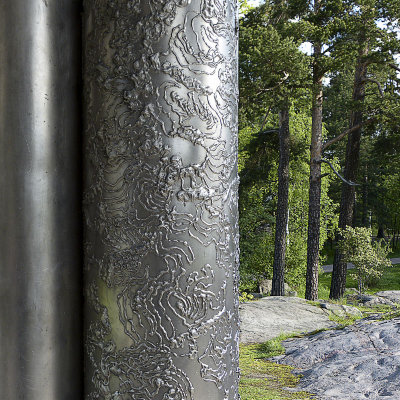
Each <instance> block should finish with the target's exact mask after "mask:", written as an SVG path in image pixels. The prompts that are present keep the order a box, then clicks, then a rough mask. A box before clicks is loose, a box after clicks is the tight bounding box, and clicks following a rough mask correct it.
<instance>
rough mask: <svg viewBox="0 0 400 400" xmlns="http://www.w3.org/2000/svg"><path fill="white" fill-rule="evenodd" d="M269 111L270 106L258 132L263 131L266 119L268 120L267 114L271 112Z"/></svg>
mask: <svg viewBox="0 0 400 400" xmlns="http://www.w3.org/2000/svg"><path fill="white" fill-rule="evenodd" d="M271 109H272V106H269V108H268V111H267V113H266V114H265V117H264V120H263V123H262V125H261V129H260V131H262V130H263V129H264V126H265V123H266V122H267V118H268V115H269V113H270V112H271Z"/></svg>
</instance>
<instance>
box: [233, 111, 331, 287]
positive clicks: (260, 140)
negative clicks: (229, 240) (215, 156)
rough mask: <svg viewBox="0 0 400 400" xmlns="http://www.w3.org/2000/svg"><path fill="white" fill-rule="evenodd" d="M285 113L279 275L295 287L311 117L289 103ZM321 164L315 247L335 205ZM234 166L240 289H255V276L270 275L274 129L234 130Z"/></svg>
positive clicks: (300, 268) (301, 261) (302, 251)
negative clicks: (285, 183) (287, 138)
mask: <svg viewBox="0 0 400 400" xmlns="http://www.w3.org/2000/svg"><path fill="white" fill-rule="evenodd" d="M299 111H300V110H299ZM290 116H291V118H290V130H291V142H292V143H291V161H290V185H289V226H288V236H287V251H286V260H285V261H286V269H285V277H286V278H285V280H286V282H287V283H288V284H289V285H290V286H292V287H295V288H298V287H299V286H301V285H302V284H304V282H305V275H306V273H305V272H306V261H307V240H306V238H307V226H308V225H307V224H308V174H309V164H308V159H309V140H310V133H311V118H309V117H308V116H307V115H306V113H305V112H297V113H296V109H295V108H292V111H291V114H290ZM271 122H273V119H272V117H271ZM322 169H323V174H328V175H327V176H326V177H324V178H323V180H322V196H321V232H320V246H321V249H322V246H323V244H324V242H325V241H326V239H327V238H328V237H329V236H332V235H333V232H334V231H335V229H336V226H337V215H336V213H335V211H336V209H337V205H336V204H335V203H334V202H333V201H332V200H331V199H330V198H329V196H328V190H329V186H330V184H331V182H332V180H333V179H335V177H334V175H333V173H332V171H331V170H330V168H329V167H328V166H327V165H325V164H324V165H323V166H322ZM239 171H240V177H241V185H240V189H239V226H240V250H241V255H240V263H241V264H240V270H241V290H248V291H255V290H257V283H258V281H259V280H260V279H261V278H268V279H272V267H273V256H274V241H275V212H276V202H277V195H276V193H277V186H278V175H277V174H278V152H277V132H276V131H270V132H269V133H265V132H259V131H258V130H257V129H256V128H253V129H251V128H249V127H247V128H245V129H242V130H240V132H239Z"/></svg>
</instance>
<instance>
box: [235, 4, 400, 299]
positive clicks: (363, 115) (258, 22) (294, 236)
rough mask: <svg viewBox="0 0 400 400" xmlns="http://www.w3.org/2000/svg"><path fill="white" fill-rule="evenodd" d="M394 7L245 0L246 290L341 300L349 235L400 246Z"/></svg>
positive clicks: (242, 163) (399, 75) (399, 77)
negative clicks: (325, 274)
mask: <svg viewBox="0 0 400 400" xmlns="http://www.w3.org/2000/svg"><path fill="white" fill-rule="evenodd" d="M399 17H400V7H399V6H398V1H397V0H357V1H350V0H348V1H347V0H314V1H306V0H280V1H279V0H275V1H273V0H266V1H260V2H259V4H258V5H254V3H253V4H249V3H248V2H247V1H246V0H241V1H240V29H239V36H240V39H239V40H240V46H239V47H240V56H239V78H240V113H239V174H240V179H241V181H240V182H241V183H240V189H239V190H240V195H239V211H240V235H241V236H240V250H241V256H240V258H241V259H240V262H241V266H240V272H241V284H240V285H241V290H242V292H243V291H248V292H252V291H256V290H257V286H258V284H259V282H260V280H262V279H265V278H267V279H273V289H272V294H275V295H282V294H283V293H284V285H283V283H284V282H287V283H288V284H289V285H291V286H292V287H294V288H296V289H297V290H299V291H300V292H301V291H302V290H303V291H305V297H306V298H307V299H309V300H315V299H316V298H317V297H318V273H319V271H320V265H322V264H323V263H325V262H327V258H328V257H329V258H330V259H329V261H333V264H334V267H333V275H332V285H331V289H330V290H331V291H330V297H331V298H333V299H338V298H340V297H342V296H343V294H344V290H345V285H346V272H347V271H346V262H345V261H346V260H345V258H344V257H343V254H342V253H341V251H340V249H339V248H338V246H337V243H338V241H339V240H340V239H341V235H340V232H341V231H340V230H338V228H341V229H345V228H346V226H355V227H366V228H371V230H372V238H371V239H375V238H383V239H384V240H385V243H387V244H390V246H391V248H392V252H393V253H392V254H396V252H398V249H399V247H400V243H399V241H400V213H399V210H400V133H399V126H400V103H399V94H400V92H399V89H400V86H399V84H400V72H399V71H400V67H399V57H398V56H399V52H400V35H399Z"/></svg>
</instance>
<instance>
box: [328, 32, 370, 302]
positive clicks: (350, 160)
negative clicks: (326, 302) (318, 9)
mask: <svg viewBox="0 0 400 400" xmlns="http://www.w3.org/2000/svg"><path fill="white" fill-rule="evenodd" d="M368 52H369V44H368V41H367V40H366V39H365V38H363V40H362V41H361V46H360V50H359V55H358V60H357V65H356V71H355V76H354V89H353V101H354V102H358V103H359V104H362V102H363V101H364V98H365V81H366V78H367V63H366V62H365V56H367V55H368ZM362 121H363V112H362V110H356V111H353V112H352V113H351V117H350V128H351V127H353V126H356V125H359V124H361V123H362ZM361 132H362V128H359V129H357V130H355V131H353V132H352V133H351V134H350V135H349V137H348V139H347V146H346V158H345V169H344V178H345V179H346V180H349V181H352V182H354V181H355V180H356V178H357V172H358V164H359V158H360V143H361ZM354 202H355V187H354V186H350V185H347V184H345V183H343V184H342V196H341V201H340V215H339V228H340V229H345V228H346V226H348V225H349V226H350V225H352V222H353V211H354ZM340 239H341V237H340V235H337V236H336V242H337V241H338V240H340ZM346 272H347V263H346V262H344V261H343V259H342V255H341V253H340V251H339V250H338V249H337V250H336V251H335V256H334V261H333V272H332V282H331V290H330V295H329V297H330V298H331V299H339V298H341V297H343V295H344V291H345V289H346Z"/></svg>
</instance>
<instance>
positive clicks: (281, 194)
mask: <svg viewBox="0 0 400 400" xmlns="http://www.w3.org/2000/svg"><path fill="white" fill-rule="evenodd" d="M289 158H290V130H289V107H288V106H287V107H285V108H283V109H282V110H281V111H280V113H279V172H278V205H277V211H276V227H275V251H274V266H273V278H272V290H271V296H284V295H285V256H286V238H287V227H288V219H289Z"/></svg>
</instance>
